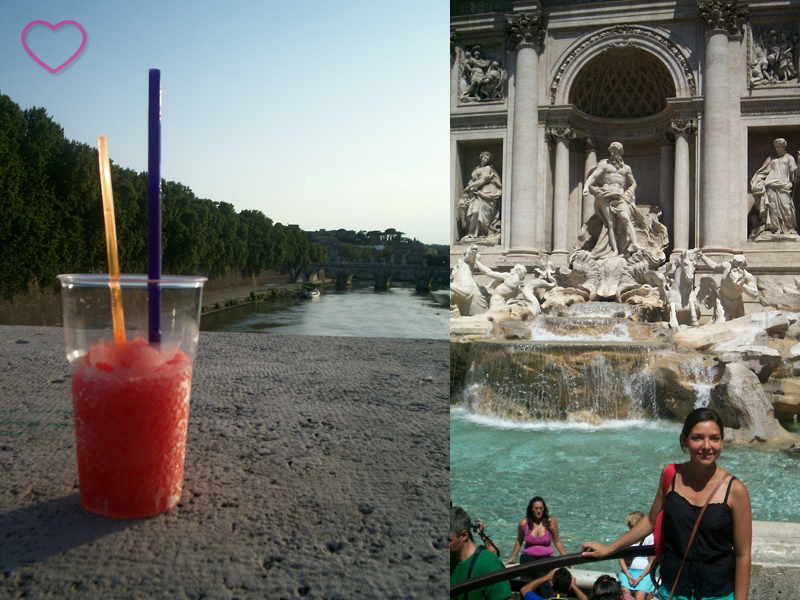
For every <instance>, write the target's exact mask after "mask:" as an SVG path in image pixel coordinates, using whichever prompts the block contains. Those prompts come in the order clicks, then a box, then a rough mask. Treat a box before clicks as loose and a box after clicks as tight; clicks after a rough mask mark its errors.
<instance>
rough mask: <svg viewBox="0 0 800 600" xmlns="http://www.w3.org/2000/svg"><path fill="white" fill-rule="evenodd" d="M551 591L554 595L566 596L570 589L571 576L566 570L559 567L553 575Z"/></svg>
mask: <svg viewBox="0 0 800 600" xmlns="http://www.w3.org/2000/svg"><path fill="white" fill-rule="evenodd" d="M552 586H553V591H554V592H555V593H556V594H566V593H567V592H569V589H570V588H571V587H572V574H571V573H570V572H569V570H568V569H565V568H564V567H561V568H560V569H557V570H556V572H555V573H553V582H552Z"/></svg>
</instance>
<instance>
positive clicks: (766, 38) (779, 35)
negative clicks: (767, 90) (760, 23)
mask: <svg viewBox="0 0 800 600" xmlns="http://www.w3.org/2000/svg"><path fill="white" fill-rule="evenodd" d="M751 40H752V41H751V58H750V60H749V62H748V66H749V67H750V86H751V87H759V86H768V85H776V84H782V83H790V82H793V81H795V82H796V81H797V79H798V77H797V70H798V64H797V59H798V41H799V40H800V36H798V34H797V32H796V31H794V30H789V29H787V28H785V27H784V28H778V29H777V30H776V29H770V30H769V31H763V30H761V29H756V28H754V29H753V30H752V38H751Z"/></svg>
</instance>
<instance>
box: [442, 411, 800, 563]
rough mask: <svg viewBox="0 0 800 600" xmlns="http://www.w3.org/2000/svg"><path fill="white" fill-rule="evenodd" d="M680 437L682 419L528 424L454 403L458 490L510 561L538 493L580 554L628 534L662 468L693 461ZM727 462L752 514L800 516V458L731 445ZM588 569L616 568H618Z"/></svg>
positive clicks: (723, 460)
mask: <svg viewBox="0 0 800 600" xmlns="http://www.w3.org/2000/svg"><path fill="white" fill-rule="evenodd" d="M679 434H680V425H679V424H677V423H672V422H668V421H660V420H635V421H634V420H628V421H609V422H608V424H607V425H605V426H601V427H592V426H590V425H585V424H567V423H564V422H548V421H539V422H530V423H520V422H514V421H506V420H503V419H496V418H489V417H482V416H478V415H474V414H472V413H470V411H469V409H467V408H466V407H464V406H459V407H451V409H450V496H451V498H452V500H453V504H454V505H456V506H463V507H464V508H465V509H466V510H467V512H468V513H469V514H470V517H472V519H473V520H474V519H478V518H480V519H483V521H484V523H485V524H486V530H487V532H488V534H489V536H490V537H491V538H492V539H493V540H494V541H495V543H496V544H497V545H498V547H499V548H500V551H501V556H502V558H503V559H504V560H505V559H507V558H508V555H509V554H510V553H511V550H512V548H513V547H514V540H515V538H516V534H517V523H519V520H520V519H521V518H522V517H524V516H525V509H526V507H527V505H528V502H529V500H530V499H531V498H532V497H533V496H542V497H543V498H544V499H545V502H546V503H547V507H548V510H549V511H550V514H551V515H553V516H555V517H556V519H557V520H558V526H559V533H560V535H561V540H562V542H563V543H564V546H565V548H566V550H567V553H572V552H578V551H579V550H580V546H581V544H582V542H584V541H589V540H594V541H599V542H603V543H606V542H611V541H613V540H615V539H616V538H618V537H619V536H620V535H622V534H623V533H625V532H626V531H627V527H626V525H625V515H626V514H627V513H629V512H631V511H634V510H641V511H642V512H644V513H647V512H648V511H649V510H650V505H651V504H652V503H653V498H654V497H655V494H656V489H657V487H658V477H659V474H660V472H661V469H662V468H663V467H664V465H666V464H668V463H670V462H684V461H686V460H687V455H686V454H683V453H681V450H680V447H679V444H678V437H679ZM719 464H720V466H722V468H724V469H726V470H727V471H728V472H730V473H732V474H733V475H735V476H736V477H738V478H739V479H740V480H741V481H743V482H744V483H745V484H746V485H747V488H748V490H749V492H750V499H751V502H752V507H753V519H755V520H759V521H784V522H794V523H797V522H800V513H798V511H797V507H798V506H800V486H798V485H797V483H798V481H800V456H797V455H792V454H788V453H786V452H781V451H775V450H772V451H768V450H766V449H764V448H762V447H759V445H746V446H745V445H738V446H737V445H727V446H726V447H725V449H724V450H723V452H722V455H721V456H720V459H719ZM587 568H589V569H591V570H606V569H608V570H610V571H613V572H616V570H617V568H618V565H617V564H616V561H613V563H612V562H610V561H603V562H601V563H597V564H595V565H590V566H588V567H587Z"/></svg>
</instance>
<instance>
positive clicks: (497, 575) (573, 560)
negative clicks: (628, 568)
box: [450, 546, 656, 598]
mask: <svg viewBox="0 0 800 600" xmlns="http://www.w3.org/2000/svg"><path fill="white" fill-rule="evenodd" d="M655 553H656V550H655V546H632V547H630V548H625V549H623V550H619V551H618V552H615V553H614V554H609V555H608V556H604V557H603V558H590V557H587V556H584V555H583V554H581V553H580V552H576V553H575V554H565V555H564V556H559V557H558V558H556V557H553V558H545V559H543V560H537V561H535V562H530V563H526V564H524V565H518V566H516V567H508V568H507V569H500V570H499V571H493V572H491V573H487V574H486V575H479V576H478V577H473V578H472V579H467V580H466V581H462V582H461V583H457V584H456V585H454V586H453V587H451V588H450V597H451V598H455V597H456V596H460V595H461V594H466V593H467V592H471V591H473V590H477V589H478V588H482V587H485V586H487V585H492V584H493V583H498V582H500V581H508V580H509V579H514V578H515V577H519V576H521V575H529V574H530V573H533V572H536V571H552V570H553V569H558V568H559V567H569V566H572V565H581V564H584V563H593V562H600V561H603V560H614V559H617V558H635V557H637V556H655Z"/></svg>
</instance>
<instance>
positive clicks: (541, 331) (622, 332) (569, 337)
mask: <svg viewBox="0 0 800 600" xmlns="http://www.w3.org/2000/svg"><path fill="white" fill-rule="evenodd" d="M530 330H531V341H534V342H632V341H633V340H632V339H631V335H630V331H629V330H628V327H627V325H626V324H625V323H617V324H616V325H614V327H613V328H612V329H611V331H609V332H608V333H604V334H601V335H597V334H585V333H576V334H568V333H556V332H553V331H550V330H548V329H546V328H545V327H544V326H543V323H542V322H541V321H540V320H539V319H536V320H534V321H533V324H532V325H531V327H530Z"/></svg>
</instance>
